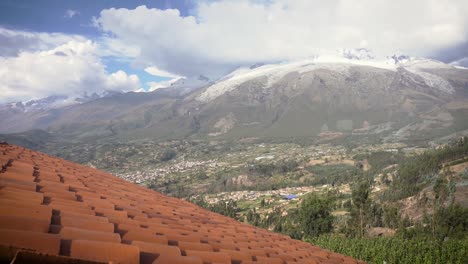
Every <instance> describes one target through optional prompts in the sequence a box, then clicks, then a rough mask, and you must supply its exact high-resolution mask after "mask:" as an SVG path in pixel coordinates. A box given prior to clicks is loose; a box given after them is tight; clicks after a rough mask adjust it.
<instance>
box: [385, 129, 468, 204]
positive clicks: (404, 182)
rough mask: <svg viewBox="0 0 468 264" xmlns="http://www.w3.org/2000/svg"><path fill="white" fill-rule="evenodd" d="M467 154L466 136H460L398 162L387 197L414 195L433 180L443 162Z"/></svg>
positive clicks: (461, 157)
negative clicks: (437, 147)
mask: <svg viewBox="0 0 468 264" xmlns="http://www.w3.org/2000/svg"><path fill="white" fill-rule="evenodd" d="M467 155H468V138H461V139H459V140H458V141H456V142H453V143H452V144H450V145H448V146H445V147H443V148H441V149H437V150H432V151H427V152H425V153H424V154H421V155H417V156H414V157H411V158H408V159H405V160H403V161H402V162H400V163H399V169H398V173H397V174H396V177H395V179H394V181H393V183H392V185H391V188H390V189H389V191H388V192H387V194H386V195H387V197H388V198H389V199H393V200H399V199H402V198H406V197H409V196H412V195H415V194H416V193H418V192H419V191H421V189H422V188H423V187H424V186H427V185H428V184H430V183H431V182H433V180H434V178H435V177H436V176H437V174H438V172H439V171H440V170H441V169H442V167H443V166H444V164H445V163H447V162H453V161H456V160H459V159H464V158H465V157H466V156H467Z"/></svg>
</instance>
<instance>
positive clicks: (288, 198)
mask: <svg viewBox="0 0 468 264" xmlns="http://www.w3.org/2000/svg"><path fill="white" fill-rule="evenodd" d="M295 198H297V195H295V194H288V195H285V196H284V199H286V200H292V199H295Z"/></svg>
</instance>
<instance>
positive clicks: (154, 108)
mask: <svg viewBox="0 0 468 264" xmlns="http://www.w3.org/2000/svg"><path fill="white" fill-rule="evenodd" d="M194 80H195V81H194ZM194 80H191V81H190V80H186V79H181V80H179V81H178V82H176V83H174V84H173V85H172V86H170V87H168V88H164V89H158V90H155V91H153V92H147V93H135V92H129V93H112V94H105V95H99V96H98V95H96V96H87V97H85V98H82V100H75V101H74V102H73V103H71V104H70V103H69V104H60V102H63V101H66V98H64V97H60V96H55V97H49V98H46V99H43V100H36V101H31V102H28V103H9V104H4V105H2V106H0V122H1V124H2V125H1V126H0V133H21V132H25V131H29V130H35V129H39V130H43V131H46V132H47V133H50V134H51V135H54V136H60V137H63V138H67V139H73V140H78V141H79V140H85V139H90V138H93V139H96V138H118V139H141V138H156V139H180V138H187V137H192V138H208V139H211V138H213V139H216V138H230V139H240V138H252V137H254V138H263V139H270V138H278V139H281V138H291V137H312V138H317V139H323V140H327V139H334V138H340V137H344V136H347V135H351V136H355V137H359V136H365V137H370V136H371V135H374V136H375V137H377V138H379V139H380V140H386V141H400V140H409V139H421V138H424V139H437V138H441V137H445V136H450V135H455V134H459V133H467V132H468V69H466V68H462V67H456V66H452V65H448V64H445V63H442V62H440V61H436V60H431V59H425V58H412V57H408V56H392V57H388V58H386V59H383V60H377V59H375V58H374V57H372V56H370V55H369V54H368V53H367V52H365V51H359V52H357V53H356V52H349V51H343V53H342V54H341V56H335V55H329V56H328V55H322V56H317V57H313V58H310V59H305V60H300V61H293V62H287V63H276V64H263V63H258V64H255V65H253V66H248V67H240V68H238V69H236V70H235V71H233V72H231V73H229V74H228V75H226V76H224V77H222V78H220V79H219V80H217V81H211V80H210V79H208V78H206V77H204V76H199V77H198V78H195V79H194Z"/></svg>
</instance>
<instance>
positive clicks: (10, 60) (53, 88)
mask: <svg viewBox="0 0 468 264" xmlns="http://www.w3.org/2000/svg"><path fill="white" fill-rule="evenodd" d="M0 80H1V81H0V91H1V94H2V95H1V98H0V102H8V101H18V100H29V99H38V98H42V97H46V96H49V95H61V94H62V95H75V96H80V95H83V94H84V93H87V94H92V93H93V92H102V91H104V90H115V91H129V90H136V89H138V88H139V85H140V81H139V78H138V76H136V75H127V74H126V73H125V72H123V71H117V72H115V73H112V74H109V73H107V72H106V70H105V66H104V64H103V63H102V62H101V60H100V58H99V57H98V56H97V45H96V44H94V43H93V42H91V41H90V40H87V41H78V40H70V41H69V42H67V43H65V44H62V45H59V46H57V47H55V48H52V49H46V50H36V51H21V52H20V53H19V54H18V55H17V56H15V57H0Z"/></svg>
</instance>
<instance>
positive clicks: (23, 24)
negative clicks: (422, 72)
mask: <svg viewBox="0 0 468 264" xmlns="http://www.w3.org/2000/svg"><path fill="white" fill-rule="evenodd" d="M467 14H468V1H466V0H446V1H427V0H412V1H407V0H380V1H375V0H353V1H340V0H330V1H323V0H200V1H196V0H173V1H169V0H165V1H131V0H127V1H123V0H117V1H109V0H93V1H92V0H68V1H62V0H28V1H26V0H2V1H0V103H3V102H10V101H18V100H22V101H24V100H31V99H39V98H42V97H46V96H50V95H73V96H79V95H80V94H83V93H88V94H89V93H93V92H102V91H105V90H115V91H140V92H141V91H152V90H155V89H159V88H162V87H169V86H170V83H172V82H174V81H176V80H177V79H178V78H182V77H185V78H197V77H198V76H199V75H204V76H208V77H209V78H211V79H212V80H216V79H217V78H219V77H222V76H223V75H225V74H227V73H229V72H231V71H232V70H235V69H236V68H238V67H241V66H250V65H252V64H256V63H273V62H279V61H291V60H301V59H305V58H310V57H313V56H320V54H323V53H328V52H337V51H340V50H341V51H342V50H343V49H363V48H365V49H367V50H372V52H373V53H374V55H375V56H376V58H378V59H383V60H384V59H386V58H388V57H390V56H392V55H409V56H413V57H429V58H434V59H438V60H441V61H443V62H446V63H451V64H454V65H459V66H465V67H467V66H468V16H467Z"/></svg>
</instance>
